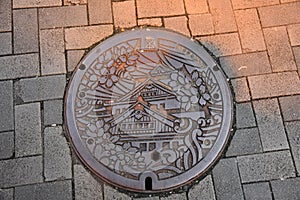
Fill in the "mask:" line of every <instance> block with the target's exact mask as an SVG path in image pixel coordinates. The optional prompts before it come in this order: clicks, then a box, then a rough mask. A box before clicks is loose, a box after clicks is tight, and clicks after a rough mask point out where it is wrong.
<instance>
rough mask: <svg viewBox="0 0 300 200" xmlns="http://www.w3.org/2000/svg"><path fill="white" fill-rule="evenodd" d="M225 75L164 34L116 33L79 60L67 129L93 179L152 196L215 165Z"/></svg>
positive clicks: (226, 98) (228, 118) (190, 44)
mask: <svg viewBox="0 0 300 200" xmlns="http://www.w3.org/2000/svg"><path fill="white" fill-rule="evenodd" d="M232 112H233V108H232V98H231V92H230V89H229V86H228V83H227V81H226V79H225V77H224V74H223V73H222V71H221V70H220V68H219V66H218V65H217V64H216V62H215V61H214V60H213V58H212V57H211V56H210V55H209V54H208V53H207V52H206V51H205V50H204V49H203V48H202V47H201V46H200V45H199V44H197V43H196V42H194V41H192V40H190V39H188V38H187V37H185V36H182V35H179V34H177V33H174V32H170V31H165V30H162V29H140V30H133V31H129V32H124V33H121V34H118V35H115V36H113V37H111V38H109V39H107V40H105V41H103V42H101V43H100V44H99V45H97V46H96V47H95V48H93V49H92V50H91V51H90V52H89V53H88V54H87V55H86V56H85V58H84V59H83V60H82V61H81V63H80V64H79V65H78V67H77V68H76V70H75V71H74V74H73V77H72V79H71V81H70V83H69V86H68V90H67V93H66V99H65V117H66V127H67V130H68V133H69V136H70V138H71V142H72V143H73V146H74V147H75V150H76V152H77V154H78V156H79V157H80V158H81V159H82V161H83V162H84V163H85V164H86V165H87V166H88V167H89V168H90V169H91V170H92V171H93V172H94V173H96V175H98V176H99V177H101V178H102V179H104V180H105V181H107V182H109V183H111V184H113V185H115V186H118V187H121V188H123V189H126V190H130V191H135V192H144V193H154V192H161V191H167V190H172V189H174V188H177V187H179V186H183V185H184V184H186V183H190V182H191V181H193V180H195V179H196V178H197V177H199V176H200V175H202V174H203V173H204V172H206V171H207V170H208V168H209V167H210V166H211V165H212V164H213V163H214V162H215V161H216V159H217V158H218V156H220V155H221V151H222V150H223V149H224V146H225V144H226V142H227V139H228V137H229V135H230V129H231V124H232Z"/></svg>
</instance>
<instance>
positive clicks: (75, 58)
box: [67, 50, 84, 72]
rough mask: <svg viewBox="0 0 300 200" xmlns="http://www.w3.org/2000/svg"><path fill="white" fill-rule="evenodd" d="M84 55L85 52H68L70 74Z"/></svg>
mask: <svg viewBox="0 0 300 200" xmlns="http://www.w3.org/2000/svg"><path fill="white" fill-rule="evenodd" d="M83 55H84V50H70V51H67V67H68V72H71V71H73V70H74V69H75V67H76V66H77V64H78V63H79V61H80V59H81V58H82V56H83Z"/></svg>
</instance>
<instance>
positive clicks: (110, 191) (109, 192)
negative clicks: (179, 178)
mask: <svg viewBox="0 0 300 200" xmlns="http://www.w3.org/2000/svg"><path fill="white" fill-rule="evenodd" d="M103 188H104V200H110V199H121V200H131V198H130V197H129V196H128V195H126V194H124V193H121V192H119V191H118V190H116V189H114V188H112V187H111V186H108V185H104V187H103ZM153 198H154V199H151V200H158V199H156V197H153ZM141 199H143V198H141Z"/></svg>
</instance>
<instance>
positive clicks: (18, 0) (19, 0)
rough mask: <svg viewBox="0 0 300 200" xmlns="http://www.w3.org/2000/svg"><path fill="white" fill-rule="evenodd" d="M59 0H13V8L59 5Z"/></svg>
mask: <svg viewBox="0 0 300 200" xmlns="http://www.w3.org/2000/svg"><path fill="white" fill-rule="evenodd" d="M61 5H62V1H61V0H38V1H36V0H13V8H31V7H49V6H61Z"/></svg>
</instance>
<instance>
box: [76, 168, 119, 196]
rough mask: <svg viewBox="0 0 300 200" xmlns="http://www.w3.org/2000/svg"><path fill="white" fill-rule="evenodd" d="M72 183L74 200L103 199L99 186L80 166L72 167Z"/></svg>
mask: <svg viewBox="0 0 300 200" xmlns="http://www.w3.org/2000/svg"><path fill="white" fill-rule="evenodd" d="M74 182H75V199H76V200H86V199H99V200H101V199H103V198H102V187H101V184H100V183H99V182H97V181H96V180H95V179H94V177H92V175H91V174H90V173H89V172H88V171H87V170H86V169H85V168H84V167H83V166H82V165H74ZM110 199H116V198H115V197H113V196H110Z"/></svg>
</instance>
